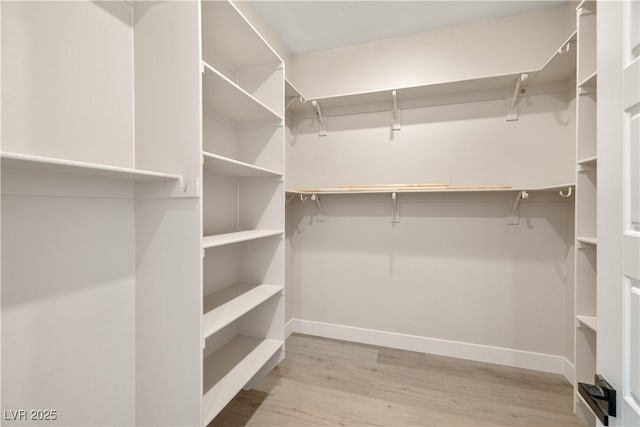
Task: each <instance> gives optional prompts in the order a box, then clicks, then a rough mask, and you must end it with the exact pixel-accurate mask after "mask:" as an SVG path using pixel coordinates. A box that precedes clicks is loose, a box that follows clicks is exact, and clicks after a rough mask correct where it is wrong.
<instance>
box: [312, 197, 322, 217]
mask: <svg viewBox="0 0 640 427" xmlns="http://www.w3.org/2000/svg"><path fill="white" fill-rule="evenodd" d="M311 200H313V201H315V202H316V211H317V212H316V220H317V221H319V222H323V221H324V211H323V210H322V204H321V203H320V196H319V195H317V194H312V195H311Z"/></svg>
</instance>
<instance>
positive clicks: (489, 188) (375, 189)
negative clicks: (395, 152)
mask: <svg viewBox="0 0 640 427" xmlns="http://www.w3.org/2000/svg"><path fill="white" fill-rule="evenodd" d="M573 187H575V183H569V184H562V185H553V186H549V187H531V188H514V187H511V186H510V185H449V184H441V185H432V186H427V185H425V186H420V185H417V184H416V185H405V186H398V187H394V186H391V185H381V186H375V185H371V186H358V187H354V188H350V187H322V188H321V187H319V188H298V189H291V190H287V193H289V194H390V193H473V192H485V193H486V192H517V191H544V192H552V191H565V190H567V189H568V188H573Z"/></svg>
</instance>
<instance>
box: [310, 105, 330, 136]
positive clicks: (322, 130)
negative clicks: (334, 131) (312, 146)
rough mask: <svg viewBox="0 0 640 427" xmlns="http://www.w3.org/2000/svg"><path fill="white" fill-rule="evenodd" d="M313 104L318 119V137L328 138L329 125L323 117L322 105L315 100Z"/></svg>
mask: <svg viewBox="0 0 640 427" xmlns="http://www.w3.org/2000/svg"><path fill="white" fill-rule="evenodd" d="M311 104H312V105H313V106H314V107H315V108H316V117H317V118H318V136H327V123H326V121H325V119H324V117H323V116H322V110H321V109H320V103H319V102H318V101H316V100H315V99H314V100H313V101H311Z"/></svg>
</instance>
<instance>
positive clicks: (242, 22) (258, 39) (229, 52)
mask: <svg viewBox="0 0 640 427" xmlns="http://www.w3.org/2000/svg"><path fill="white" fill-rule="evenodd" d="M201 4H202V8H201V13H202V24H203V25H202V52H203V56H204V60H205V61H207V60H209V59H211V60H213V59H214V58H211V57H210V55H214V54H215V56H216V58H215V59H218V60H219V61H220V62H222V63H224V64H225V65H227V66H228V67H231V69H232V70H233V71H235V72H242V71H247V70H251V69H252V68H255V67H263V66H265V65H274V66H278V65H280V64H281V63H282V59H280V57H279V56H278V54H276V52H275V51H274V50H273V49H272V48H271V47H270V46H269V45H268V44H267V42H266V41H265V40H264V38H262V36H261V35H260V34H259V33H258V31H256V29H255V28H254V27H253V25H251V23H250V22H249V21H248V20H247V19H246V18H245V17H244V15H243V14H242V13H241V12H240V11H239V10H238V9H237V8H236V6H235V5H234V4H233V3H231V2H230V1H203V2H202V3H201Z"/></svg>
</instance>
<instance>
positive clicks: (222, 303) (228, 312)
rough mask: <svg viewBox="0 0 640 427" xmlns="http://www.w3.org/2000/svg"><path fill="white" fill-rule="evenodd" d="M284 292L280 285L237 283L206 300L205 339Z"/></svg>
mask: <svg viewBox="0 0 640 427" xmlns="http://www.w3.org/2000/svg"><path fill="white" fill-rule="evenodd" d="M282 291H283V287H282V286H279V285H266V284H262V285H252V284H248V283H236V284H233V285H231V286H227V287H226V288H224V289H221V290H219V291H217V292H214V293H212V294H211V295H208V296H206V297H205V298H204V307H203V312H204V319H203V331H204V338H205V339H206V338H208V337H210V336H211V335H213V334H215V333H216V332H218V331H219V330H221V329H222V328H224V327H225V326H227V325H229V324H230V323H232V322H233V321H235V320H237V319H239V318H240V317H242V316H243V315H245V314H246V313H248V312H249V311H251V310H252V309H254V308H255V307H257V306H259V305H260V304H262V303H263V302H265V301H267V300H268V299H269V298H271V297H272V296H274V295H277V294H279V293H281V292H282Z"/></svg>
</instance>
